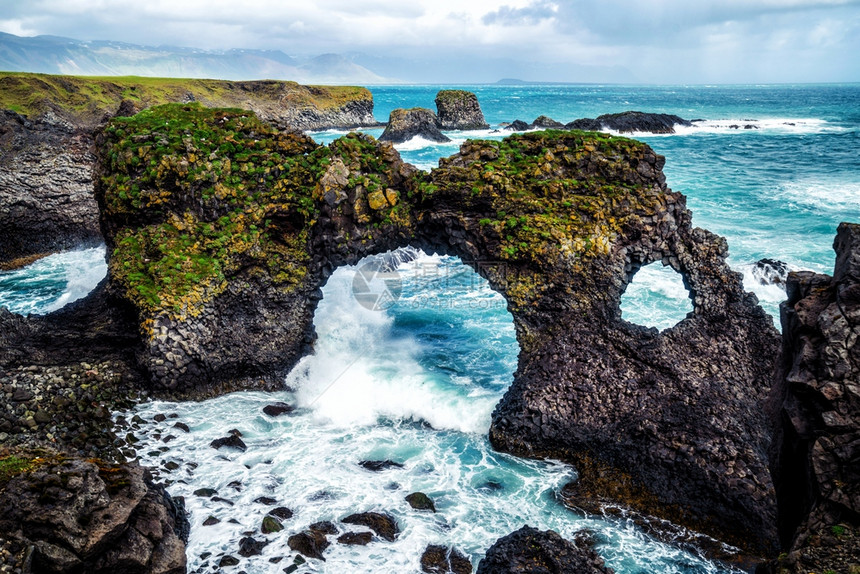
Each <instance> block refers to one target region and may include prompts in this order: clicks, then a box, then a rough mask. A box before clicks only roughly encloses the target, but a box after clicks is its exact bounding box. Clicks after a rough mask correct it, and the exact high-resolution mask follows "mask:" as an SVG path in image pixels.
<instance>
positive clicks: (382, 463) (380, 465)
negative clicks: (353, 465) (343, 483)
mask: <svg viewBox="0 0 860 574" xmlns="http://www.w3.org/2000/svg"><path fill="white" fill-rule="evenodd" d="M358 466H360V467H362V468H364V469H365V470H369V471H371V472H382V471H383V470H389V469H392V468H403V465H402V464H400V463H399V462H394V461H393V460H362V461H361V462H359V463H358Z"/></svg>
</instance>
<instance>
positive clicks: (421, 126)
mask: <svg viewBox="0 0 860 574" xmlns="http://www.w3.org/2000/svg"><path fill="white" fill-rule="evenodd" d="M438 123H439V120H438V119H437V118H436V114H434V113H433V111H432V110H428V109H426V108H410V109H408V110H404V109H403V108H398V109H396V110H393V111H392V112H391V115H390V116H389V118H388V125H387V126H385V131H383V132H382V135H381V136H379V141H383V142H391V143H403V142H407V141H409V140H411V139H412V138H416V137H421V138H424V139H427V140H430V141H434V142H449V141H451V139H450V138H449V137H448V136H446V135H445V134H443V133H442V132H440V131H439V127H438V125H437V124H438Z"/></svg>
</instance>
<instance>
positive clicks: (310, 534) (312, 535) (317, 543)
mask: <svg viewBox="0 0 860 574" xmlns="http://www.w3.org/2000/svg"><path fill="white" fill-rule="evenodd" d="M287 545H288V546H289V547H290V549H292V550H295V551H296V552H299V553H301V554H304V555H305V556H307V557H308V558H316V559H318V560H325V557H324V556H323V552H325V549H326V548H328V547H329V545H330V543H329V541H328V540H327V539H326V537H325V534H324V533H322V532H320V531H319V530H303V531H302V532H299V533H298V534H293V535H292V536H290V537H289V538H288V539H287Z"/></svg>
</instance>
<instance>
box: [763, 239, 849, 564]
mask: <svg viewBox="0 0 860 574" xmlns="http://www.w3.org/2000/svg"><path fill="white" fill-rule="evenodd" d="M834 249H835V250H836V266H835V268H834V272H833V277H829V276H827V275H819V274H815V273H811V272H793V273H790V274H789V276H788V281H787V292H788V300H787V301H786V302H784V303H783V304H782V307H781V312H782V313H781V314H782V327H783V333H784V339H783V341H784V342H783V360H782V368H781V372H780V375H779V377H778V383H777V385H776V387H775V389H774V403H775V407H776V409H777V411H776V414H777V421H778V426H777V431H776V432H777V436H776V438H775V440H774V449H773V452H772V472H773V477H774V482H775V484H776V489H777V495H778V497H779V500H780V505H779V509H780V513H779V527H780V536H781V539H782V542H783V544H784V546H785V547H786V548H789V549H790V551H789V553H788V556H787V557H786V558H785V559H784V560H781V561H780V563H779V564H778V566H777V568H775V570H774V571H780V572H791V573H795V572H797V573H800V572H809V571H812V570H814V571H835V572H852V571H860V225H856V224H848V223H843V224H841V225H840V226H839V229H838V232H837V235H836V240H835V242H834ZM852 568H853V569H854V570H852Z"/></svg>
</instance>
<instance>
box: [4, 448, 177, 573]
mask: <svg viewBox="0 0 860 574" xmlns="http://www.w3.org/2000/svg"><path fill="white" fill-rule="evenodd" d="M145 472H146V471H144V469H142V468H141V467H139V466H137V465H134V464H127V465H120V466H115V465H105V466H98V465H96V464H95V463H93V462H87V461H83V460H79V459H67V460H63V461H58V462H52V463H47V464H45V465H43V466H41V467H39V468H37V469H36V470H33V471H31V472H29V473H26V474H23V475H21V476H18V477H16V478H13V479H12V480H11V481H10V482H9V483H8V484H7V485H6V486H5V488H4V489H3V490H2V492H0V531H2V532H3V536H5V537H10V538H12V539H15V540H17V541H19V542H21V543H23V544H27V545H32V546H33V547H34V552H33V555H32V558H31V560H32V563H31V571H32V572H54V573H66V572H68V573H72V572H91V573H93V574H108V573H115V572H128V573H129V574H180V573H184V572H185V542H186V540H187V538H188V531H189V525H188V520H187V518H186V516H185V509H184V507H182V506H181V505H177V503H176V501H174V500H173V499H172V498H171V497H170V496H169V495H168V494H167V493H166V492H165V491H164V489H163V488H161V487H156V486H154V485H153V484H152V483H151V482H149V480H148V478H147V476H146V473H145Z"/></svg>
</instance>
